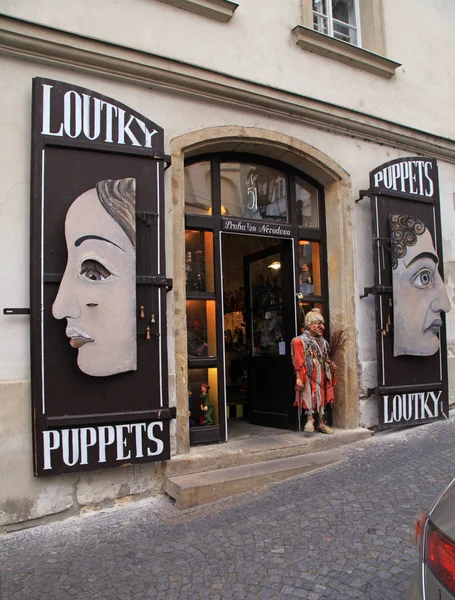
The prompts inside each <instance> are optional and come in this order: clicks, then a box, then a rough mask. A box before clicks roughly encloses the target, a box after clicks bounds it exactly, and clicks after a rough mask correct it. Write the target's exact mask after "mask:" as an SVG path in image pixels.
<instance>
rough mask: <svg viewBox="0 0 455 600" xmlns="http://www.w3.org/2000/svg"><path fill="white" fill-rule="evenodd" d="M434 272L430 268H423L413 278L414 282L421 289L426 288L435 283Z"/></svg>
mask: <svg viewBox="0 0 455 600" xmlns="http://www.w3.org/2000/svg"><path fill="white" fill-rule="evenodd" d="M433 276H434V274H433V273H432V272H431V271H430V270H429V269H421V270H420V271H419V272H418V273H417V274H416V275H414V278H413V280H412V284H413V285H415V286H416V287H418V288H420V289H424V288H426V287H428V286H429V285H430V284H432V283H433Z"/></svg>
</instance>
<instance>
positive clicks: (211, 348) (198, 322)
mask: <svg viewBox="0 0 455 600" xmlns="http://www.w3.org/2000/svg"><path fill="white" fill-rule="evenodd" d="M186 321H187V338H188V342H187V344H188V358H189V359H195V358H207V357H215V356H216V311H215V300H187V301H186Z"/></svg>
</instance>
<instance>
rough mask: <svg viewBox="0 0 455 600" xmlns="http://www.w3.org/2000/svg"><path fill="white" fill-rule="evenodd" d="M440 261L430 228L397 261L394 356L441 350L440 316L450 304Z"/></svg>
mask: <svg viewBox="0 0 455 600" xmlns="http://www.w3.org/2000/svg"><path fill="white" fill-rule="evenodd" d="M438 262H439V259H438V255H437V254H436V250H435V248H434V245H433V240H432V237H431V234H430V232H429V231H428V229H424V231H423V233H421V234H418V235H417V236H416V241H415V243H414V244H413V245H409V246H406V253H405V254H404V256H402V257H400V258H398V259H397V263H396V266H395V268H394V269H393V273H392V282H393V315H394V318H393V321H394V350H393V353H394V356H401V355H411V356H431V355H432V354H435V353H436V352H437V351H438V350H439V332H440V329H441V326H442V319H441V316H442V313H443V312H448V311H449V310H450V302H449V298H448V296H447V292H446V288H445V285H444V282H443V280H442V278H441V276H440V274H439V271H438Z"/></svg>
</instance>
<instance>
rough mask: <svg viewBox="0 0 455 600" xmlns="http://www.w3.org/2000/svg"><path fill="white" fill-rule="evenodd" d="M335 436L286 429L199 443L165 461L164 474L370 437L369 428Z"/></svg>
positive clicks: (225, 465)
mask: <svg viewBox="0 0 455 600" xmlns="http://www.w3.org/2000/svg"><path fill="white" fill-rule="evenodd" d="M334 432H335V433H334V434H333V435H324V434H322V433H319V432H315V433H298V432H291V431H287V432H283V433H280V434H276V433H275V434H273V435H266V436H261V437H250V438H246V439H239V440H235V441H232V442H226V443H220V444H210V445H208V444H207V445H203V446H195V447H193V448H191V449H190V452H189V453H188V454H179V455H176V456H173V457H172V458H171V460H169V461H167V462H166V463H165V472H164V477H165V479H166V478H170V477H176V476H179V475H188V474H190V473H203V472H205V471H213V470H215V469H224V468H229V467H238V466H241V465H248V464H254V463H259V462H264V461H268V460H276V459H279V458H288V457H291V456H300V455H302V454H309V453H312V452H321V451H325V450H332V449H334V448H338V447H340V446H344V445H346V444H351V443H353V442H358V441H360V440H364V439H368V438H369V437H371V436H372V435H373V433H372V432H371V431H370V430H369V429H363V428H361V427H358V428H357V429H334Z"/></svg>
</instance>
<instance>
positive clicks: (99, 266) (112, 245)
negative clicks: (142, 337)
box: [52, 179, 137, 377]
mask: <svg viewBox="0 0 455 600" xmlns="http://www.w3.org/2000/svg"><path fill="white" fill-rule="evenodd" d="M127 181H129V182H133V184H132V185H133V188H132V189H133V193H134V179H131V180H118V181H113V180H107V181H104V182H100V183H99V184H97V189H95V188H94V189H91V190H88V191H87V192H85V193H83V194H82V195H81V196H79V197H78V198H76V200H75V201H74V202H73V204H72V205H71V206H70V208H69V210H68V213H67V216H66V221H65V237H66V244H67V250H68V260H67V265H66V270H65V273H64V275H63V279H62V281H61V284H60V288H59V291H58V294H57V297H56V299H55V302H54V304H53V307H52V314H53V316H54V317H55V318H56V319H66V320H67V328H66V335H67V336H68V338H69V343H70V344H71V346H72V347H73V348H76V349H77V351H78V356H77V364H78V366H79V368H80V369H81V371H83V372H84V373H86V374H87V375H92V376H98V377H101V376H107V375H114V374H116V373H122V372H124V371H131V370H136V368H137V358H136V355H137V349H136V346H137V343H136V253H135V248H134V246H133V243H132V241H131V239H130V238H131V235H130V236H128V235H127V233H126V232H125V230H124V228H122V226H121V225H120V224H119V223H118V222H117V220H116V218H115V214H114V213H115V211H113V210H112V209H111V207H110V212H111V213H113V214H114V216H111V214H110V212H108V211H107V210H106V208H105V207H104V206H103V205H102V204H101V197H102V195H103V189H104V192H105V194H104V195H105V196H106V197H109V193H110V191H111V190H112V189H114V188H115V186H116V187H117V191H118V188H119V185H118V184H120V183H121V182H127ZM100 184H108V185H107V187H106V185H104V187H102V188H101V190H100V187H99V186H100ZM114 192H115V190H114ZM117 195H119V194H117ZM119 197H121V195H120V196H119ZM133 214H134V205H133ZM133 224H134V220H133ZM133 226H134V225H133ZM133 240H135V238H133Z"/></svg>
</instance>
